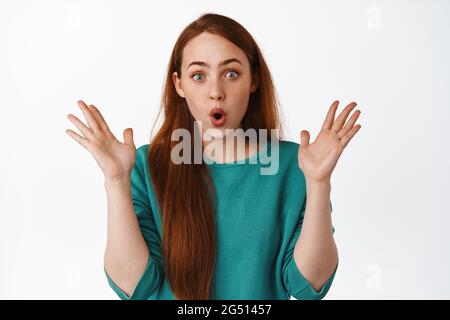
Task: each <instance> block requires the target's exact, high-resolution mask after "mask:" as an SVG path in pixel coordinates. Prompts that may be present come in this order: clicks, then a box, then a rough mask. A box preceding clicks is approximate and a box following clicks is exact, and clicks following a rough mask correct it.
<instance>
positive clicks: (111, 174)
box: [66, 100, 136, 180]
mask: <svg viewBox="0 0 450 320" xmlns="http://www.w3.org/2000/svg"><path fill="white" fill-rule="evenodd" d="M77 103H78V106H79V107H80V109H81V111H82V112H83V115H84V117H85V118H86V121H87V123H88V125H89V126H86V125H85V124H84V123H83V122H82V121H81V120H79V119H78V118H77V117H76V116H74V115H73V114H69V115H67V118H68V119H69V120H70V121H71V122H72V123H73V124H74V125H75V126H76V127H77V128H78V130H80V132H81V133H82V134H83V136H80V135H79V134H77V133H76V132H74V131H72V130H70V129H67V130H66V133H67V134H68V135H69V136H71V137H72V138H73V139H74V140H75V141H77V142H78V143H79V144H80V145H82V146H83V147H84V148H86V149H87V150H88V151H89V152H90V153H91V154H92V155H93V156H94V158H95V160H96V161H97V163H98V165H99V166H100V168H101V169H102V171H103V174H104V175H105V179H106V180H118V179H122V178H127V177H128V178H129V177H130V172H131V170H132V168H133V165H134V162H135V159H136V146H135V144H134V141H133V129H131V128H127V129H125V130H124V131H123V138H124V143H122V142H120V141H118V140H117V139H116V137H114V135H113V134H112V133H111V131H110V130H109V127H108V125H107V124H106V121H105V119H104V118H103V116H102V115H101V113H100V111H99V110H98V109H97V108H96V107H95V106H93V105H89V106H87V105H86V104H85V103H84V102H83V101H81V100H79V101H78V102H77Z"/></svg>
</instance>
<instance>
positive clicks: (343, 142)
mask: <svg viewBox="0 0 450 320" xmlns="http://www.w3.org/2000/svg"><path fill="white" fill-rule="evenodd" d="M360 128H361V125H360V124H358V125H356V126H354V127H353V128H352V129H351V130H350V131H349V132H347V133H346V134H345V135H344V136H343V137H342V139H341V140H340V142H341V145H342V147H343V148H345V147H346V146H347V144H348V143H349V142H350V140H351V139H352V138H353V136H354V135H355V134H356V132H358V130H359V129H360Z"/></svg>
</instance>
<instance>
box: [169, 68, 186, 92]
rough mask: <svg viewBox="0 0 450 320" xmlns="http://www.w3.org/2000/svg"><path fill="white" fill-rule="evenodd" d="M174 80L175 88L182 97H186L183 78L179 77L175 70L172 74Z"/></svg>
mask: <svg viewBox="0 0 450 320" xmlns="http://www.w3.org/2000/svg"><path fill="white" fill-rule="evenodd" d="M172 80H173V84H174V86H175V90H176V91H177V93H178V95H179V96H181V97H182V98H184V97H185V94H184V92H183V89H181V79H179V78H178V73H177V72H174V73H173V74H172Z"/></svg>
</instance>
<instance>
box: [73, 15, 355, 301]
mask: <svg viewBox="0 0 450 320" xmlns="http://www.w3.org/2000/svg"><path fill="white" fill-rule="evenodd" d="M78 103H79V106H80V108H81V110H82V112H83V115H84V116H85V118H86V121H87V123H88V126H86V125H85V124H84V123H83V122H81V121H80V120H79V119H78V118H77V117H75V116H73V115H69V116H68V117H69V119H70V120H71V121H72V122H73V123H74V124H75V125H76V127H77V128H78V129H79V130H80V131H81V133H82V134H83V136H81V135H78V134H77V133H75V132H74V131H72V130H66V132H67V133H68V134H69V135H70V136H71V137H72V138H73V139H75V140H76V141H77V142H79V143H80V144H81V145H82V146H83V147H85V148H86V149H87V150H88V151H90V152H91V154H92V155H93V156H94V158H95V159H96V161H97V163H98V164H99V166H100V167H101V169H102V171H103V173H104V175H105V189H106V193H107V202H108V229H107V232H108V233H107V234H108V237H107V246H106V250H105V260H104V261H105V274H106V277H107V279H108V281H109V284H110V286H111V287H112V289H113V290H114V291H115V292H116V293H117V295H118V296H119V297H120V298H121V299H289V297H290V296H293V297H295V298H297V299H321V298H323V297H324V296H325V294H326V293H327V292H328V290H329V288H330V286H331V283H332V282H333V279H334V276H335V273H336V270H337V266H338V252H337V248H336V244H335V242H334V238H333V233H334V228H333V226H332V221H331V210H332V207H331V201H330V191H331V184H330V178H331V173H332V171H333V169H334V168H335V166H336V163H337V160H338V158H339V157H340V155H341V153H342V151H343V149H344V148H345V146H346V145H347V144H348V142H349V141H350V139H351V138H352V137H353V136H354V135H355V133H356V132H357V131H358V129H359V128H360V127H361V126H360V125H355V122H356V119H357V118H358V116H359V113H360V112H359V111H356V112H354V113H353V115H352V117H351V118H350V119H349V121H347V123H345V122H346V119H347V117H348V115H349V113H350V112H351V110H352V109H353V108H354V107H355V106H356V103H351V104H349V105H348V106H347V107H346V108H345V109H344V110H343V112H341V114H340V115H339V117H338V118H337V119H336V120H335V113H336V109H337V106H338V101H335V102H334V103H333V104H332V105H331V107H330V109H329V111H328V113H327V116H326V119H325V121H324V123H323V127H322V130H321V131H320V133H319V135H318V137H317V138H316V140H315V141H314V143H311V144H310V143H309V132H308V131H305V130H303V131H302V132H301V144H300V145H299V144H297V143H295V142H290V141H283V140H282V134H278V135H276V136H275V137H274V136H273V134H271V135H270V138H268V139H267V138H264V137H263V138H261V137H259V136H257V137H256V139H250V141H247V140H246V139H245V137H246V134H242V132H248V131H249V130H253V132H264V130H266V131H267V130H270V131H271V132H272V133H273V132H277V133H279V131H280V130H281V129H282V128H281V124H280V119H279V112H278V110H277V103H276V98H275V90H274V85H273V82H272V79H271V75H270V72H269V69H268V67H267V65H266V63H265V60H264V58H263V56H262V53H261V51H260V49H259V48H258V46H257V44H256V43H255V41H254V39H253V38H252V36H251V35H250V34H249V33H248V31H247V30H246V29H245V28H244V27H243V26H241V25H240V24H239V23H237V22H236V21H234V20H232V19H230V18H228V17H225V16H223V15H218V14H212V13H208V14H204V15H203V16H201V17H199V18H198V19H197V20H195V21H194V22H192V23H191V24H189V25H188V26H187V27H186V28H185V29H184V30H183V32H182V33H181V35H180V36H179V38H178V40H177V42H176V43H175V46H174V49H173V52H172V55H171V57H170V61H169V65H168V73H167V78H166V82H165V88H164V93H163V99H162V109H163V110H164V122H163V123H162V126H161V128H160V129H159V131H158V132H157V134H156V136H154V138H153V139H152V141H151V143H150V144H146V145H143V146H141V147H139V148H138V149H137V150H136V147H135V145H134V142H133V134H132V130H131V128H127V129H126V130H125V131H124V133H123V136H124V143H121V142H119V141H118V140H117V139H116V138H115V137H114V136H113V134H112V133H111V132H110V130H109V128H108V126H107V124H106V122H105V120H104V118H103V117H102V115H101V113H100V111H99V110H98V108H96V107H95V106H93V105H89V106H87V105H86V104H85V103H84V102H83V101H79V102H78ZM344 123H345V126H344ZM198 124H200V127H199V126H198ZM236 131H238V132H240V134H237V135H235V134H233V133H235V132H236ZM182 133H188V134H189V136H190V137H191V138H192V137H194V138H193V139H190V140H188V139H187V138H185V139H183V142H184V146H185V147H186V146H190V147H191V148H184V149H183V148H181V149H180V148H179V147H180V145H179V143H178V142H177V139H176V137H179V136H180V135H182ZM199 137H200V145H201V150H202V151H203V154H204V156H203V157H201V159H200V161H198V160H199V159H198V157H197V158H196V154H197V153H196V152H195V148H198V145H197V146H196V145H195V144H196V142H197V141H199ZM266 137H267V136H266ZM230 139H232V141H233V147H229V144H228V143H229V141H230ZM235 140H236V142H237V143H236V144H234V141H235ZM186 142H187V144H186ZM269 142H270V143H269ZM236 145H238V146H239V147H237V150H236V147H235V146H236ZM227 146H228V147H227ZM207 149H209V150H210V151H211V150H214V152H212V151H211V152H205V151H206V150H207ZM175 151H176V152H175ZM179 151H182V160H184V161H178V160H180V159H179V157H180V154H181V153H180V152H179ZM273 155H278V156H277V157H276V159H270V157H272V158H273ZM177 157H178V158H177ZM176 158H177V161H175V160H176ZM258 159H259V162H258V161H256V163H255V161H254V160H258ZM186 160H188V161H186ZM196 160H197V161H196ZM267 160H270V161H267ZM273 161H276V162H277V166H276V170H275V172H272V173H271V174H262V173H261V170H260V169H262V168H263V167H265V166H266V164H267V163H268V162H273ZM306 195H308V201H306V200H307V198H306ZM300 231H302V232H301V233H300Z"/></svg>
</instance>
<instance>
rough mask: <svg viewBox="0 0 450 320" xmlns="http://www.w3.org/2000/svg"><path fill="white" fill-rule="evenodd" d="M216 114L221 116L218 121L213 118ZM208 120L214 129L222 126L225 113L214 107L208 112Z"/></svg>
mask: <svg viewBox="0 0 450 320" xmlns="http://www.w3.org/2000/svg"><path fill="white" fill-rule="evenodd" d="M217 113H219V114H221V115H222V117H221V118H220V119H216V117H215V116H214V115H215V114H217ZM209 118H210V119H211V123H212V124H213V125H214V126H215V127H221V126H223V125H224V124H225V121H226V113H225V111H224V110H223V109H222V108H221V107H218V106H217V107H214V108H212V109H211V111H210V112H209Z"/></svg>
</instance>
